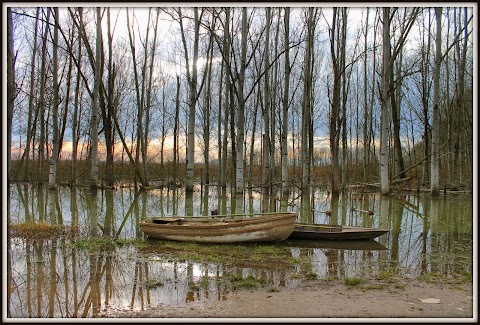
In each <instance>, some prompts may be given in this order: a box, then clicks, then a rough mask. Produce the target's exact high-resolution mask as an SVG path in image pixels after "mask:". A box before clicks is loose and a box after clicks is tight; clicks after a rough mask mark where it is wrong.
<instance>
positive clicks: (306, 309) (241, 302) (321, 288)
mask: <svg viewBox="0 0 480 325" xmlns="http://www.w3.org/2000/svg"><path fill="white" fill-rule="evenodd" d="M474 297H475V298H474ZM476 304H477V290H476V289H475V290H473V285H472V284H460V285H459V284H454V285H453V284H443V283H427V282H421V281H417V280H412V281H406V282H405V283H402V284H399V283H395V284H393V283H365V284H362V285H358V286H348V285H346V284H345V283H344V282H341V281H340V280H334V281H322V280H313V281H308V282H307V283H304V284H302V285H300V286H298V287H296V288H281V289H279V290H273V291H272V290H271V289H268V288H257V289H253V290H250V289H248V290H247V289H243V290H239V291H236V292H234V293H231V294H230V295H229V296H228V299H227V300H223V301H207V302H201V301H200V302H192V303H188V304H187V305H186V306H183V307H171V306H156V307H154V308H151V309H146V310H143V311H139V312H138V311H137V312H121V313H116V314H110V315H108V316H106V317H122V318H130V317H131V318H145V320H146V319H147V318H150V319H151V318H171V320H173V319H177V321H187V319H186V318H196V321H199V322H205V321H215V320H214V319H215V318H220V319H222V318H223V319H224V320H223V321H224V322H225V321H226V322H228V321H235V318H243V319H246V321H248V322H250V321H253V320H252V319H251V318H267V319H263V320H264V321H273V320H274V319H273V318H275V320H276V321H283V322H302V321H303V322H309V321H310V322H311V321H315V320H318V319H319V318H320V319H321V318H328V319H330V320H332V318H340V319H341V320H340V321H347V320H349V321H352V322H355V321H361V320H362V319H369V318H387V321H388V319H391V320H393V319H397V318H400V319H403V320H405V321H406V319H405V318H434V319H435V320H433V321H435V322H436V321H441V319H445V318H454V321H463V322H464V321H467V322H474V321H475V322H476V320H477V308H476V307H474V306H476ZM207 318H208V319H207ZM225 318H226V319H225ZM462 318H463V320H461V319H462ZM220 319H219V320H217V321H221V320H220ZM377 320H378V319H377ZM163 321H167V320H166V319H164V320H163ZM260 321H261V320H260ZM400 321H401V320H400Z"/></svg>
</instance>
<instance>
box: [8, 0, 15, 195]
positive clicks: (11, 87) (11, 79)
mask: <svg viewBox="0 0 480 325" xmlns="http://www.w3.org/2000/svg"><path fill="white" fill-rule="evenodd" d="M13 53H14V50H13V18H12V8H10V7H8V8H7V131H8V132H7V133H8V137H7V166H8V174H7V175H8V179H7V181H8V182H9V183H10V176H11V173H10V169H11V160H12V131H11V130H12V122H13V105H14V101H15V97H16V86H15V65H14V63H15V62H14V56H13ZM8 187H10V186H8Z"/></svg>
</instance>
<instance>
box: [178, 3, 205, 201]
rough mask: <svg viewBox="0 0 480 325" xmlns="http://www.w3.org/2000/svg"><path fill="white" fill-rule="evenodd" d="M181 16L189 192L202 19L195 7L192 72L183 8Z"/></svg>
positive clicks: (187, 182)
mask: <svg viewBox="0 0 480 325" xmlns="http://www.w3.org/2000/svg"><path fill="white" fill-rule="evenodd" d="M178 12H179V16H180V29H181V31H182V42H183V48H184V51H185V60H186V66H187V79H188V85H189V102H188V107H189V109H188V127H187V174H186V186H185V190H186V191H187V192H189V193H191V192H193V178H194V171H195V114H196V113H195V107H196V103H197V62H198V43H199V30H200V20H199V17H198V8H194V9H193V14H194V20H195V22H194V23H195V27H194V28H195V31H194V43H193V59H192V72H191V73H190V67H189V61H188V50H187V43H186V40H185V32H184V30H183V22H182V19H183V17H182V14H181V9H180V8H179V9H178Z"/></svg>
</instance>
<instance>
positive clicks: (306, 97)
mask: <svg viewBox="0 0 480 325" xmlns="http://www.w3.org/2000/svg"><path fill="white" fill-rule="evenodd" d="M314 20H315V19H314V8H308V22H307V45H306V53H305V61H304V62H305V63H304V89H303V98H302V154H301V156H302V182H301V184H302V185H301V188H302V197H303V195H304V194H305V195H309V189H310V185H311V183H310V180H311V175H310V171H311V169H310V167H311V162H310V160H311V157H310V150H309V149H310V146H309V139H310V131H311V124H312V117H311V102H312V99H311V94H312V85H313V80H312V59H313V55H312V50H313V38H314V34H315V30H314V29H315V28H314ZM305 199H306V198H305Z"/></svg>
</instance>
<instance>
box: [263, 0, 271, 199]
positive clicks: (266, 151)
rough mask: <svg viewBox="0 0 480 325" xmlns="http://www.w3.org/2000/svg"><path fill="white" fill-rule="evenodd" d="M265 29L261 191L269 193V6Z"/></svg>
mask: <svg viewBox="0 0 480 325" xmlns="http://www.w3.org/2000/svg"><path fill="white" fill-rule="evenodd" d="M266 15H267V17H266V22H265V24H266V31H265V52H264V65H265V75H264V94H263V97H264V105H263V120H264V123H265V126H264V132H265V135H264V139H265V141H264V148H263V157H264V162H263V175H265V179H264V182H263V184H262V186H263V193H264V194H265V195H269V194H271V192H270V190H271V183H272V180H271V178H270V176H271V171H270V154H271V149H270V107H271V97H270V96H271V95H270V78H269V66H270V25H271V22H272V17H271V8H266Z"/></svg>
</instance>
